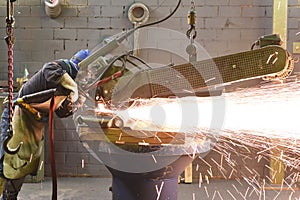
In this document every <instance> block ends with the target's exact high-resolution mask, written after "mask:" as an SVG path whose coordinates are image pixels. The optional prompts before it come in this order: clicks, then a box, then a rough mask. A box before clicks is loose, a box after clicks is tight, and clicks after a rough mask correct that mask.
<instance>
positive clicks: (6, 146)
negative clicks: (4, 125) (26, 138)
mask: <svg viewBox="0 0 300 200" xmlns="http://www.w3.org/2000/svg"><path fill="white" fill-rule="evenodd" d="M8 132H9V133H8V136H7V137H6V138H5V140H4V142H3V149H4V151H5V152H6V153H8V154H11V155H14V154H17V153H18V152H19V150H20V148H21V146H22V144H23V142H20V144H19V145H18V146H17V148H15V149H11V148H9V146H8V143H9V141H10V140H11V139H12V136H13V134H12V130H8Z"/></svg>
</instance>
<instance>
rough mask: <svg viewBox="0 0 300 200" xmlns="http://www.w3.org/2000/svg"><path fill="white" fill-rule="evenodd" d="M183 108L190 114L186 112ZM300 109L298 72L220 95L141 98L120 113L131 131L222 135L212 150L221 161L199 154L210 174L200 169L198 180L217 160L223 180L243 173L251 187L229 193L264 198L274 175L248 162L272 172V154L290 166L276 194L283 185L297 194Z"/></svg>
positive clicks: (299, 154)
mask: <svg viewBox="0 0 300 200" xmlns="http://www.w3.org/2000/svg"><path fill="white" fill-rule="evenodd" d="M184 110H187V112H190V113H191V114H190V115H186V113H184V114H183V112H184ZM220 110H221V111H220ZM299 113H300V80H298V78H297V77H296V78H295V79H294V80H292V81H289V82H287V83H265V82H264V83H262V84H259V85H257V86H255V87H252V88H243V89H237V90H236V91H234V92H230V93H223V95H222V96H220V97H205V98H204V97H203V98H200V97H197V98H193V97H192V98H181V99H150V100H139V101H138V102H136V103H135V104H133V105H132V106H131V107H130V108H128V109H127V110H123V111H118V112H117V113H116V115H118V116H119V117H121V118H122V119H123V120H124V125H125V126H127V127H130V128H132V129H133V130H151V131H173V132H184V133H186V137H189V136H191V137H193V138H196V137H197V134H199V133H201V134H203V133H205V134H207V135H209V137H213V138H215V139H216V140H218V142H217V143H216V144H215V146H214V148H213V149H212V151H214V152H216V153H218V154H219V155H221V160H213V159H212V160H210V161H207V160H204V159H203V158H200V159H201V160H203V163H205V164H206V165H207V167H208V168H209V169H210V173H207V174H206V175H204V174H202V175H201V173H200V175H199V176H201V177H199V180H202V176H209V177H213V174H216V173H217V172H215V171H211V169H212V168H213V165H215V166H217V167H216V168H217V169H218V170H219V172H218V173H217V174H221V176H223V177H224V178H225V179H232V177H234V174H237V173H241V176H242V180H243V181H245V182H246V183H247V186H248V187H249V188H248V189H247V191H246V193H245V194H241V193H240V194H237V193H236V194H235V195H233V194H232V193H233V192H232V191H231V192H230V191H229V190H228V191H229V193H227V195H228V194H229V195H230V196H229V197H231V198H233V196H234V198H237V199H238V198H240V197H242V198H243V199H251V198H252V197H253V196H254V195H257V196H260V198H265V197H266V191H265V186H264V185H265V184H262V179H263V183H265V182H271V180H272V179H273V177H271V175H266V177H263V178H262V177H261V176H260V174H259V172H257V171H256V169H252V168H251V167H248V166H247V163H249V162H256V163H260V162H263V161H265V163H266V165H265V168H267V169H268V170H270V171H272V169H271V168H270V166H269V162H270V160H269V159H270V155H272V157H273V158H274V159H278V160H280V161H282V162H283V163H284V164H285V168H284V169H282V170H286V171H289V172H288V174H287V175H286V177H285V179H284V180H283V182H282V185H281V189H280V191H279V192H277V193H276V195H275V196H274V199H279V197H280V195H281V193H282V191H284V190H285V189H284V185H286V188H287V189H288V190H290V191H291V192H290V194H289V195H290V197H289V198H290V199H291V198H292V197H293V195H294V196H295V188H294V184H295V183H297V182H298V181H299V170H300V159H299V157H300V122H299ZM216 115H217V116H216ZM218 115H220V116H218ZM214 120H217V122H216V121H214ZM272 152H277V153H276V154H273V153H272ZM250 154H252V155H250ZM253 154H254V156H253ZM236 156H238V157H240V158H241V159H242V163H244V164H245V166H243V168H244V169H245V170H246V171H247V173H244V172H239V170H238V169H237V168H236V167H237V165H238V163H237V161H236V160H235V159H234V158H233V157H236ZM250 160H253V161H250ZM223 165H226V166H227V167H224V166H223ZM225 168H226V169H225ZM238 180H239V181H240V179H238ZM199 184H200V183H199ZM200 185H201V184H200ZM204 187H206V186H204ZM234 187H235V186H234ZM219 195H221V194H220V193H219ZM222 195H224V194H222ZM298 195H299V194H298ZM224 196H226V195H224ZM277 197H278V198H277Z"/></svg>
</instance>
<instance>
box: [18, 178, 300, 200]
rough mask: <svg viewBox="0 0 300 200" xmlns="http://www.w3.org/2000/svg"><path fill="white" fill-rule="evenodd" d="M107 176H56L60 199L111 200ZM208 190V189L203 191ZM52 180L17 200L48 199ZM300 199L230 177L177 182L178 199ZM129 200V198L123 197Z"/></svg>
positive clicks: (298, 194) (29, 185) (25, 188)
mask: <svg viewBox="0 0 300 200" xmlns="http://www.w3.org/2000/svg"><path fill="white" fill-rule="evenodd" d="M110 185H111V179H110V178H78V177H76V178H73V177H63V178H58V199H59V200H83V199H84V200H95V199H99V200H111V199H112V195H111V192H110V191H109V190H108V188H109V186H110ZM206 190H207V192H206ZM51 191H52V182H51V179H50V178H46V179H45V180H44V181H43V182H40V183H25V184H24V186H23V187H22V190H21V192H20V195H19V200H30V199H34V200H44V199H51ZM203 199H205V200H206V199H210V200H213V199H214V200H217V199H221V200H230V199H232V200H240V199H241V200H245V199H246V200H248V199H249V200H250V199H251V200H256V199H257V200H269V199H270V200H273V199H277V200H300V190H295V191H292V190H287V189H283V190H282V191H280V190H265V191H262V192H259V190H257V192H255V190H254V189H253V187H252V186H250V185H248V184H247V183H246V182H237V181H233V180H211V181H210V183H209V184H207V183H206V184H202V185H201V188H199V184H198V182H197V181H194V183H192V184H179V193H178V200H203ZM124 200H128V199H124Z"/></svg>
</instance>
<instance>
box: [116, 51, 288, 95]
mask: <svg viewBox="0 0 300 200" xmlns="http://www.w3.org/2000/svg"><path fill="white" fill-rule="evenodd" d="M286 65H288V53H287V51H286V50H284V49H283V48H281V47H280V46H267V47H264V48H261V49H256V50H251V51H246V52H241V53H236V54H232V55H226V56H221V57H216V58H212V59H207V60H202V61H198V62H195V63H193V64H191V63H188V64H183V65H177V66H173V67H169V66H168V67H162V68H157V69H151V70H144V71H140V72H138V73H137V74H135V75H134V76H133V77H131V80H129V81H127V82H126V81H125V82H123V83H122V86H121V87H120V85H119V87H117V89H116V90H115V91H114V98H115V99H119V100H126V98H151V97H168V96H172V95H173V96H182V94H184V95H185V96H187V94H189V93H193V92H195V90H197V89H201V88H205V87H207V86H213V85H218V84H223V83H228V82H234V81H238V80H242V79H249V78H256V77H262V76H264V75H268V74H274V73H278V72H280V71H282V70H284V69H285V66H286ZM128 95H130V96H128Z"/></svg>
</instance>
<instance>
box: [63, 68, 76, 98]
mask: <svg viewBox="0 0 300 200" xmlns="http://www.w3.org/2000/svg"><path fill="white" fill-rule="evenodd" d="M60 84H61V85H62V86H63V87H64V88H65V89H67V90H69V91H70V94H69V97H70V101H71V102H72V103H74V102H75V101H77V99H78V88H77V84H76V82H75V81H74V80H73V79H72V78H71V77H70V76H69V74H68V73H65V74H64V75H63V76H62V77H61V80H60Z"/></svg>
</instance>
